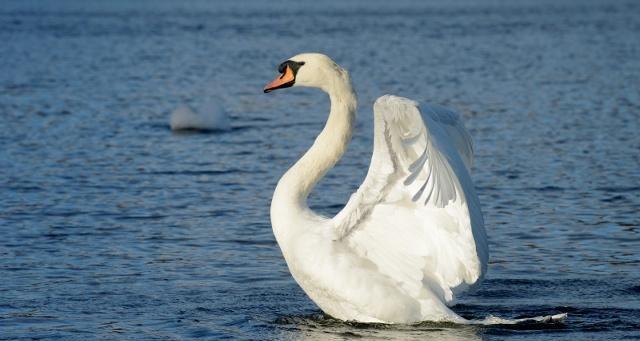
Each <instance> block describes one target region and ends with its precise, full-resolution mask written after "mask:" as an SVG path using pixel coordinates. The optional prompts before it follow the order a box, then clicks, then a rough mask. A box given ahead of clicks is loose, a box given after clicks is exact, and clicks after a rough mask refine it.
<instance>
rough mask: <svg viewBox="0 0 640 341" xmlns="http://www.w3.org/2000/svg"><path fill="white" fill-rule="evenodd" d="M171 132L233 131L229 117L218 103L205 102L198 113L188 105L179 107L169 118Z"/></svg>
mask: <svg viewBox="0 0 640 341" xmlns="http://www.w3.org/2000/svg"><path fill="white" fill-rule="evenodd" d="M169 126H170V127H171V130H189V129H191V130H219V131H226V130H229V129H231V124H230V123H229V117H227V114H226V113H225V112H224V110H223V109H222V107H221V106H220V104H218V103H217V101H213V100H210V101H205V102H203V103H202V104H201V105H200V106H199V107H198V109H197V110H196V111H193V110H191V108H190V107H188V106H186V105H181V106H179V107H177V108H176V109H175V110H174V111H173V112H171V116H170V118H169Z"/></svg>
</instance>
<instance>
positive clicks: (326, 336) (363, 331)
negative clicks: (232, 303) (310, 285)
mask: <svg viewBox="0 0 640 341" xmlns="http://www.w3.org/2000/svg"><path fill="white" fill-rule="evenodd" d="M276 323H277V324H280V325H282V326H281V328H280V331H281V334H280V335H279V336H278V338H279V339H284V340H307V341H315V340H344V339H350V338H362V339H365V340H425V339H432V340H443V341H473V340H481V337H480V336H479V332H480V329H479V328H478V327H476V326H464V325H456V324H453V323H431V322H424V323H421V324H416V325H384V324H363V323H353V322H341V321H338V320H335V319H332V318H330V317H327V316H326V315H323V314H315V315H311V316H303V317H298V316H291V317H282V318H279V319H278V320H276Z"/></svg>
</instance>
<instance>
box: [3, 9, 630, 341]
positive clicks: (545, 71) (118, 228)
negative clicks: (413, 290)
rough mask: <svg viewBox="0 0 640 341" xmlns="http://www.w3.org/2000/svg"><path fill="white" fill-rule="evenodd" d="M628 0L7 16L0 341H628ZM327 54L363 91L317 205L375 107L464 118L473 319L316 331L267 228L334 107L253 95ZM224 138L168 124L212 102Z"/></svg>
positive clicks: (332, 190) (465, 309)
mask: <svg viewBox="0 0 640 341" xmlns="http://www.w3.org/2000/svg"><path fill="white" fill-rule="evenodd" d="M639 16H640V3H638V2H637V1H631V0H629V1H625V0H620V1H614V2H609V1H577V0H576V1H569V0H567V1H562V0H561V1H543V2H533V1H532V2H525V1H515V2H506V1H505V2H501V1H489V2H482V3H478V2H472V1H462V2H455V3H450V2H449V1H427V2H423V1H415V2H414V1H401V2H386V1H374V2H370V1H367V2H365V1H354V2H347V1H338V0H335V1H331V2H325V3H303V2H301V1H291V2H281V1H269V2H267V1H235V2H215V1H183V2H178V1H176V2H170V1H165V0H159V1H136V2H129V1H124V0H120V1H110V2H107V1H95V2H94V1H68V0H66V1H55V2H54V1H52V2H40V1H3V2H2V6H1V7H0V41H2V48H1V49H0V61H1V62H0V339H38V340H49V339H65V340H87V339H149V340H174V339H191V338H202V339H223V338H232V339H296V340H298V339H309V340H316V339H317V340H325V339H334V340H343V339H351V338H359V337H365V338H367V339H379V340H382V339H398V340H410V339H422V340H423V339H438V340H480V339H487V340H494V339H495V340H520V339H536V340H550V339H572V340H583V339H606V340H611V339H634V338H636V339H638V338H640V332H639V330H640V271H639V270H640V230H639V226H640V171H639V169H640V136H639V134H638V132H639V131H640V90H639V89H640V39H638V37H640V22H639V21H638V17H639ZM303 51H321V52H324V53H327V54H329V55H331V56H332V57H333V58H334V59H335V60H336V61H337V62H338V63H340V64H341V65H343V66H344V67H345V68H347V69H349V70H350V72H351V75H352V78H353V81H354V85H355V87H356V89H357V91H358V95H359V99H360V103H361V104H360V108H359V117H358V124H357V130H356V132H355V134H354V140H353V143H352V145H351V146H350V149H349V151H348V152H347V154H346V155H345V157H344V159H343V160H342V161H341V162H340V163H339V164H338V166H337V167H336V168H335V169H334V170H332V171H331V172H330V173H329V174H328V176H327V178H326V179H325V180H324V181H323V182H322V183H321V184H320V186H319V187H318V188H317V190H316V191H315V192H314V193H313V195H312V197H311V202H310V203H311V205H312V206H313V208H314V209H316V210H318V211H321V212H323V213H325V214H333V213H335V212H337V211H338V210H339V209H340V208H341V206H342V205H343V204H344V203H345V202H346V200H347V198H348V196H349V195H350V193H351V192H352V191H353V190H354V189H355V188H357V186H358V185H359V184H360V183H361V181H362V179H363V177H364V175H365V174H366V170H367V167H368V163H369V157H370V153H371V143H372V141H371V134H372V119H371V105H372V103H373V101H374V100H375V99H376V98H377V97H378V96H380V95H383V94H385V93H393V94H397V95H402V96H406V97H410V98H413V99H416V100H419V101H424V102H432V103H436V104H440V105H445V106H449V107H452V108H455V109H456V110H458V111H460V112H461V113H463V115H464V116H465V120H466V122H467V126H468V128H469V130H470V132H471V134H472V136H473V138H474V140H475V150H476V165H475V169H474V173H473V179H474V181H475V184H476V187H477V191H478V193H479V196H480V200H481V203H482V207H483V210H484V214H485V220H486V229H487V232H488V235H489V239H490V246H491V251H492V254H491V261H490V265H489V272H488V275H487V278H486V281H485V282H484V283H483V284H482V286H481V287H480V288H479V290H478V291H476V292H475V293H472V294H469V295H466V296H464V297H462V298H461V299H460V302H459V304H458V305H456V306H455V307H453V309H454V310H455V311H457V312H459V313H460V314H461V315H463V316H465V317H468V318H484V317H486V316H488V315H496V316H500V317H505V318H515V317H525V316H532V315H547V314H555V313H561V312H566V313H568V314H569V317H568V319H567V321H566V322H565V323H563V324H551V325H524V326H517V327H513V326H512V327H509V326H493V327H481V326H466V327H463V326H456V325H451V324H433V323H424V324H420V325H417V326H381V325H360V324H353V323H342V322H339V321H336V320H333V319H331V318H330V317H328V316H325V315H323V314H322V313H321V311H319V309H318V308H316V307H315V306H314V304H313V303H311V301H310V300H309V299H307V297H306V296H305V295H304V294H303V293H302V291H301V290H300V289H299V288H298V287H297V285H296V284H295V282H294V281H293V279H292V278H291V276H290V275H289V272H288V270H287V267H286V265H285V262H284V259H283V258H282V256H281V254H280V250H279V249H278V246H277V245H276V243H275V241H274V238H273V236H272V233H271V227H270V223H269V210H268V208H269V204H270V199H271V194H272V191H273V189H274V187H275V184H276V182H277V180H278V178H279V177H280V175H281V174H282V173H284V171H285V170H286V169H287V168H288V167H289V166H290V165H291V164H292V163H293V162H294V161H295V160H296V159H297V158H298V157H299V156H300V155H301V153H302V152H304V150H305V149H306V148H307V147H308V146H309V145H310V144H311V143H312V141H313V136H314V135H315V134H317V133H318V132H319V130H320V129H321V127H322V123H323V121H324V119H325V118H326V113H327V110H328V101H327V98H326V97H325V96H324V95H322V94H321V93H319V92H317V91H312V90H304V89H289V90H286V91H280V92H275V93H272V94H268V95H265V94H263V93H262V87H263V86H264V84H266V83H267V82H268V81H270V80H271V79H272V78H273V77H274V76H275V73H276V66H277V65H278V64H279V63H280V62H282V61H283V60H285V59H286V58H288V57H290V56H292V55H295V54H297V53H299V52H303ZM214 96H215V97H216V98H219V100H220V101H221V102H222V105H223V106H224V107H225V108H226V110H227V111H228V113H229V114H230V116H231V120H232V125H233V129H232V130H231V131H229V132H224V133H215V132H209V133H172V132H171V131H170V130H169V128H168V117H169V113H170V112H171V111H172V110H173V109H174V108H176V107H177V106H179V105H181V104H189V105H194V106H196V105H197V104H198V103H201V102H202V101H204V100H205V99H207V98H209V97H214Z"/></svg>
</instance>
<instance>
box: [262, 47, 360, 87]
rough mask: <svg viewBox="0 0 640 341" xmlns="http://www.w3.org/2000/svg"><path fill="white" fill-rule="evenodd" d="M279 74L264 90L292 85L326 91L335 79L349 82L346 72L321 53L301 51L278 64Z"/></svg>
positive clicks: (334, 82)
mask: <svg viewBox="0 0 640 341" xmlns="http://www.w3.org/2000/svg"><path fill="white" fill-rule="evenodd" d="M278 72H280V75H279V76H278V77H276V79H274V80H273V81H272V82H271V83H269V84H267V85H266V86H265V87H264V92H265V93H267V92H271V91H273V90H276V89H283V88H289V87H292V86H305V87H312V88H320V89H323V90H325V91H327V92H329V89H330V88H331V87H332V86H334V85H335V84H336V83H337V82H336V81H337V80H342V81H346V82H347V83H349V82H350V81H349V78H348V74H347V72H346V71H345V70H344V69H342V68H341V67H340V66H338V64H336V62H334V61H333V60H331V58H329V57H328V56H326V55H324V54H321V53H302V54H299V55H296V56H293V57H291V58H289V59H288V60H286V61H284V62H283V63H282V64H280V65H279V66H278Z"/></svg>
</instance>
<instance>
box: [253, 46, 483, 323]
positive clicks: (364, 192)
mask: <svg viewBox="0 0 640 341" xmlns="http://www.w3.org/2000/svg"><path fill="white" fill-rule="evenodd" d="M278 71H279V73H280V75H279V76H278V77H277V78H276V79H275V80H273V81H272V82H271V83H269V84H267V85H266V86H265V88H264V92H265V93H267V92H271V91H274V90H276V89H281V88H287V87H292V86H294V87H295V86H302V87H313V88H319V89H321V90H323V91H324V92H326V93H327V94H328V95H329V99H330V101H331V110H330V112H329V117H328V119H327V122H326V124H325V126H324V129H323V130H322V132H320V134H319V135H318V137H317V138H316V139H315V142H314V143H313V145H312V146H311V148H310V149H309V150H308V151H307V152H306V153H305V154H304V155H303V156H302V157H301V158H300V160H298V161H297V162H296V163H295V164H294V165H293V166H292V167H291V168H290V169H289V170H288V171H287V172H286V173H285V174H284V175H283V176H282V178H281V179H280V180H279V182H278V184H277V186H276V189H275V191H274V194H273V199H272V202H271V224H272V228H273V233H274V235H275V238H276V240H277V243H278V245H279V247H280V249H281V251H282V254H283V256H284V258H285V261H286V263H287V266H288V267H289V271H290V272H291V274H292V276H293V278H294V279H295V280H296V282H297V283H298V284H299V285H300V287H302V289H303V290H304V292H305V293H306V294H307V295H308V296H309V297H310V298H311V300H313V301H314V302H315V303H316V304H317V305H318V306H319V307H320V308H321V309H322V310H323V311H324V312H325V313H326V314H328V315H330V316H332V317H334V318H337V319H341V320H350V321H358V322H376V323H414V322H420V321H450V322H460V323H465V322H468V321H467V320H465V319H464V318H462V317H460V316H459V315H457V314H456V313H455V312H453V311H452V310H451V309H450V308H449V306H450V305H452V304H453V303H454V302H455V298H456V296H457V295H458V294H459V293H461V292H463V291H464V290H466V289H468V288H470V287H471V286H474V285H476V284H478V283H479V282H480V281H481V280H482V278H483V275H484V273H485V272H486V269H487V261H488V257H489V250H488V245H487V237H486V233H485V230H484V222H483V218H482V212H481V210H480V204H479V201H478V197H477V195H476V193H475V190H474V187H473V183H472V182H471V177H470V167H471V166H472V160H473V148H472V144H471V138H470V135H469V133H468V132H467V130H466V129H465V127H464V124H463V122H462V120H461V118H460V116H459V115H457V114H456V113H455V112H453V111H450V110H447V109H445V108H441V107H437V106H426V105H423V106H421V107H419V106H418V103H416V102H414V101H412V100H410V99H407V98H402V97H397V96H392V95H385V96H382V97H380V98H378V99H377V100H376V101H375V103H374V105H373V111H374V115H373V116H374V117H373V118H374V143H373V155H372V157H371V165H370V167H369V171H368V173H367V175H366V178H365V179H364V182H363V183H362V185H361V186H360V187H359V188H358V190H357V191H356V192H355V193H353V195H351V197H350V199H349V200H348V202H347V203H346V205H345V206H344V208H343V209H342V210H341V211H340V212H339V213H338V214H337V215H336V216H335V217H333V218H327V217H323V216H321V215H319V214H317V213H315V212H313V211H312V210H311V209H310V208H309V207H308V206H307V203H306V202H307V197H308V196H309V193H310V192H311V191H312V189H313V188H314V186H315V185H316V184H317V183H318V181H319V180H320V179H321V178H322V177H323V176H324V175H325V173H326V172H327V171H328V170H329V169H331V168H332V167H333V166H334V165H335V164H336V162H337V161H338V160H339V159H340V158H341V157H342V155H343V154H344V152H345V150H346V148H347V145H348V144H349V142H350V140H351V134H352V131H353V127H354V123H355V115H356V106H357V100H356V94H355V92H354V90H353V88H352V85H351V80H350V77H349V74H348V73H347V71H345V70H344V69H342V68H341V67H340V66H338V64H336V63H335V62H334V61H333V60H331V59H330V58H329V57H327V56H325V55H323V54H319V53H303V54H299V55H296V56H294V57H292V58H290V59H288V60H287V61H285V62H283V63H282V64H280V65H279V67H278Z"/></svg>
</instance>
